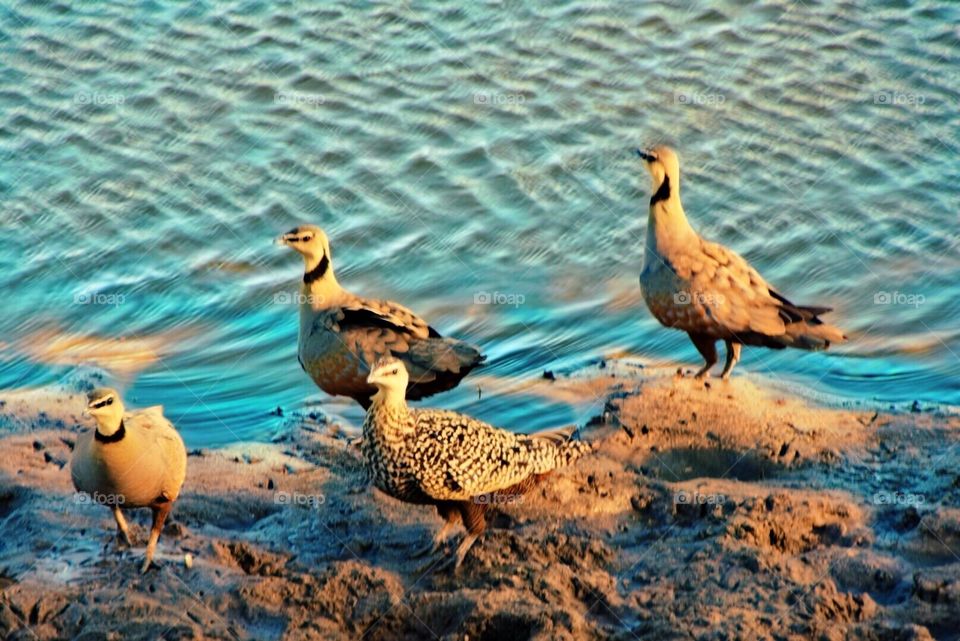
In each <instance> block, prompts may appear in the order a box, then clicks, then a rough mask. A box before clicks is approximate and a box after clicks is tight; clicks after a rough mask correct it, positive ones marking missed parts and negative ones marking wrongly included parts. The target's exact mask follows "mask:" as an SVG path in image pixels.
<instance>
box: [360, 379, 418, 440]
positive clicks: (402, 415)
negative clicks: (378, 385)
mask: <svg viewBox="0 0 960 641" xmlns="http://www.w3.org/2000/svg"><path fill="white" fill-rule="evenodd" d="M371 400H372V401H373V402H372V403H371V405H370V408H369V409H368V410H367V416H372V417H375V418H376V419H377V420H376V421H375V422H374V423H373V429H374V430H375V431H376V432H378V433H379V435H380V436H382V437H384V438H386V439H387V440H393V439H394V438H395V437H402V436H404V435H406V434H407V433H409V432H410V431H412V429H413V421H411V415H410V408H409V407H407V399H406V398H405V397H404V392H401V391H398V390H389V389H378V390H377V393H376V394H374V395H373V398H372V399H371ZM367 422H370V421H367Z"/></svg>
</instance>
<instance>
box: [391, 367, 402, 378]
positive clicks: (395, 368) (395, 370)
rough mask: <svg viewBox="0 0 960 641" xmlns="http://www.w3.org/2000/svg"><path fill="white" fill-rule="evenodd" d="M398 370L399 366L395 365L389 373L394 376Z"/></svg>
mask: <svg viewBox="0 0 960 641" xmlns="http://www.w3.org/2000/svg"><path fill="white" fill-rule="evenodd" d="M399 371H400V369H399V368H397V367H394V368H393V371H392V372H390V373H391V374H393V375H394V376H396V374H397V373H398V372H399Z"/></svg>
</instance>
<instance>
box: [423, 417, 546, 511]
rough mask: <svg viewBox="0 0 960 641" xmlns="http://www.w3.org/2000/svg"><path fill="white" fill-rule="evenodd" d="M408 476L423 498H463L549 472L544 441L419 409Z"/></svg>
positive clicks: (448, 499)
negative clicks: (421, 491) (411, 470)
mask: <svg viewBox="0 0 960 641" xmlns="http://www.w3.org/2000/svg"><path fill="white" fill-rule="evenodd" d="M414 415H415V417H416V421H417V428H416V433H417V438H416V442H415V443H414V448H415V450H414V456H413V461H414V465H413V474H414V476H415V477H416V478H417V480H418V482H419V484H420V486H421V489H422V490H423V492H424V493H425V494H427V495H428V496H430V497H432V498H434V499H437V500H444V501H456V500H461V501H462V500H467V499H470V498H473V497H476V496H480V495H482V494H487V493H490V492H496V491H498V490H503V489H506V488H508V487H511V486H513V485H516V484H517V483H519V482H521V481H523V480H525V479H527V478H529V477H530V476H531V475H533V474H540V473H543V472H547V471H549V470H550V469H553V465H552V462H553V458H552V457H551V456H550V454H551V452H548V451H546V450H547V449H549V448H555V446H554V445H552V444H551V443H549V441H546V440H542V439H537V438H531V437H526V436H521V435H516V434H513V433H511V432H508V431H506V430H502V429H500V428H497V427H494V426H492V425H489V424H487V423H484V422H482V421H478V420H476V419H473V418H471V417H469V416H466V415H463V414H458V413H457V412H450V411H445V410H418V411H415V413H414Z"/></svg>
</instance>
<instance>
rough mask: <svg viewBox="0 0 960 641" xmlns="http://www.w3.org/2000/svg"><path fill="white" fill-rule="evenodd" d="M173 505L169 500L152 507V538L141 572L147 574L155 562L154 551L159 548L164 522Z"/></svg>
mask: <svg viewBox="0 0 960 641" xmlns="http://www.w3.org/2000/svg"><path fill="white" fill-rule="evenodd" d="M172 507H173V504H172V503H170V502H167V503H162V504H160V505H156V506H153V507H152V508H151V509H152V510H153V526H152V527H151V528H150V540H149V541H148V542H147V555H146V558H145V559H144V560H143V567H142V568H140V573H141V574H146V572H147V570H149V569H150V565H151V564H152V563H153V553H154V552H155V551H156V549H157V540H158V539H159V538H160V531H161V530H163V522H164V521H166V520H167V515H168V514H170V508H172Z"/></svg>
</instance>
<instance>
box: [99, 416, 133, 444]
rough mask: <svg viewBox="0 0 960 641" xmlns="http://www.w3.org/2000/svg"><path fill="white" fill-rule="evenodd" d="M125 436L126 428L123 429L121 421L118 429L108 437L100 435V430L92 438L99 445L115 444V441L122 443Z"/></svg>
mask: <svg viewBox="0 0 960 641" xmlns="http://www.w3.org/2000/svg"><path fill="white" fill-rule="evenodd" d="M126 435H127V428H126V427H124V425H123V421H122V420H121V421H120V429H118V430H117V431H116V432H114V433H113V434H111V435H110V436H104V435H103V434H101V433H100V430H97V431H96V432H95V433H94V435H93V437H94V438H95V439H97V441H98V442H100V443H116V442H117V441H122V440H123V437H124V436H126Z"/></svg>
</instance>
